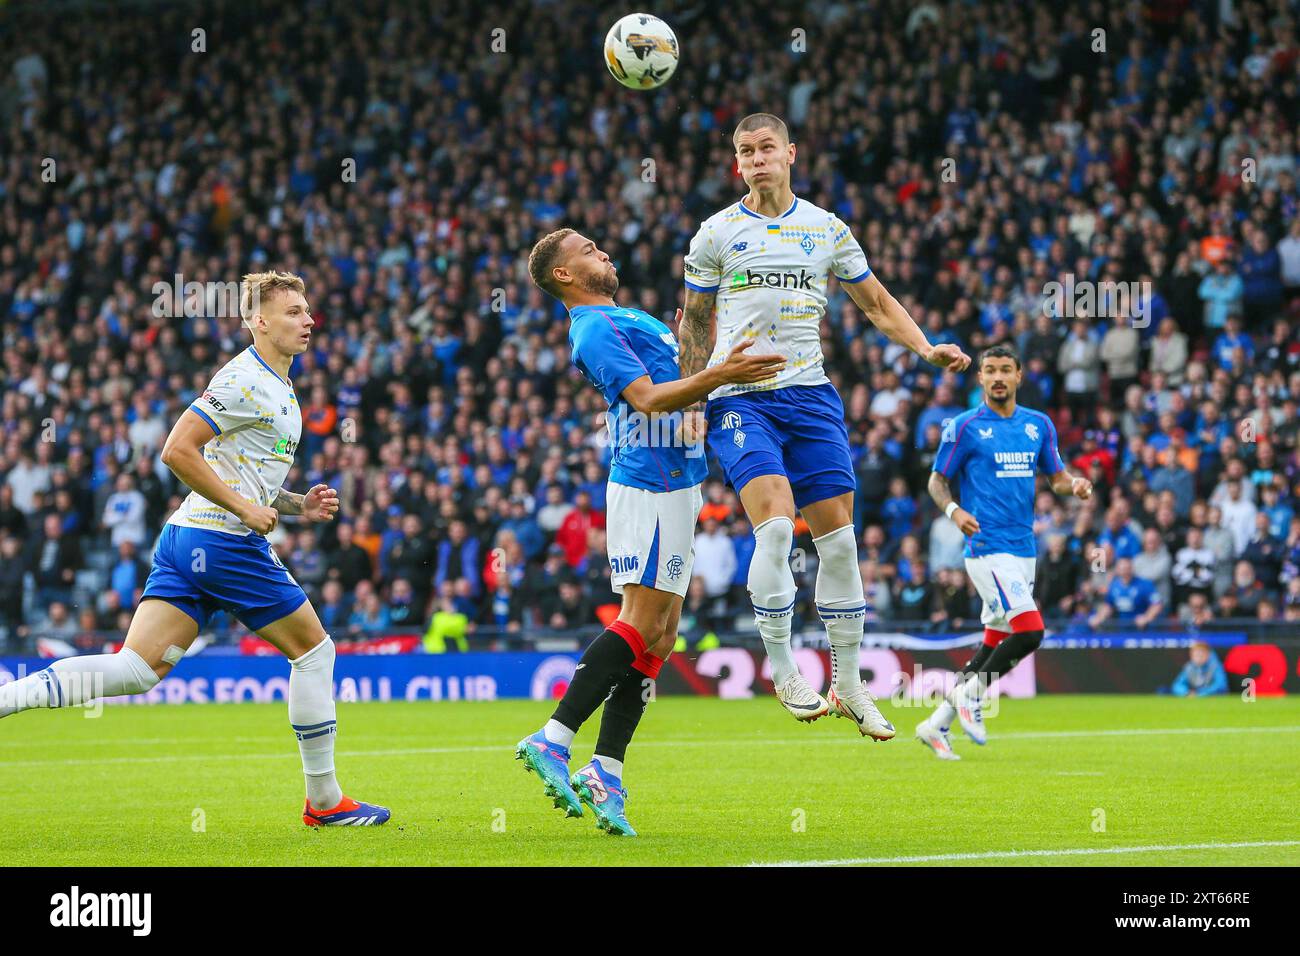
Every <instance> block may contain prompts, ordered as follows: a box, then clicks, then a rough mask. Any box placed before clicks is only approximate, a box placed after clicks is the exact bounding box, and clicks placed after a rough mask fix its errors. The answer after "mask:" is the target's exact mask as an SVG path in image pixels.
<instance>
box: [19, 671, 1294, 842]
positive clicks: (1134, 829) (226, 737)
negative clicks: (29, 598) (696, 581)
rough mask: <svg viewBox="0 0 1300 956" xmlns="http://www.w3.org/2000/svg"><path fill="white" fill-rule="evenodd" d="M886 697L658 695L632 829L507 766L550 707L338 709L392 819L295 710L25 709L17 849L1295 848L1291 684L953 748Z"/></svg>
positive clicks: (996, 731)
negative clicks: (870, 731)
mask: <svg viewBox="0 0 1300 956" xmlns="http://www.w3.org/2000/svg"><path fill="white" fill-rule="evenodd" d="M882 705H883V706H882V709H883V710H884V711H885V713H886V714H887V715H888V716H890V717H891V719H892V720H893V721H894V722H895V723H896V724H897V725H898V727H899V737H898V738H897V739H895V740H893V741H890V742H888V743H879V744H876V743H872V742H871V741H869V740H864V739H862V738H859V737H858V735H857V733H856V731H855V730H854V729H853V728H852V727H851V726H850V725H849V724H848V722H847V721H843V720H837V719H833V718H825V719H823V720H821V721H818V722H817V723H816V724H813V725H802V724H798V723H796V722H795V721H793V720H792V719H791V718H790V717H788V716H787V715H786V714H785V712H784V711H783V710H782V709H781V708H780V707H779V706H778V705H777V703H776V701H775V700H773V699H770V698H760V699H755V700H751V701H720V700H715V699H700V698H681V697H662V698H660V699H659V700H657V701H655V702H654V703H653V704H651V706H650V709H649V711H648V712H647V714H646V717H645V719H644V721H643V723H642V725H641V734H640V736H639V738H638V739H637V740H636V741H634V742H633V744H632V748H631V750H630V751H629V753H628V760H627V776H628V779H627V781H626V782H627V785H628V787H629V790H630V794H631V795H630V799H629V803H628V809H629V813H628V816H629V818H630V819H631V821H632V823H633V825H634V826H635V827H637V829H638V830H639V831H640V834H641V835H640V836H639V837H637V838H635V839H619V838H615V837H610V836H607V835H605V834H603V833H600V832H599V831H598V830H597V829H596V827H595V824H594V822H593V820H592V819H591V816H590V813H588V815H587V816H586V817H584V818H583V819H581V820H567V819H564V818H563V817H562V816H561V814H560V812H559V811H557V810H553V809H552V808H551V807H550V801H549V800H546V799H545V798H544V797H543V796H542V793H541V786H540V784H539V782H538V779H537V778H536V777H535V776H533V775H531V774H526V773H525V772H524V771H523V769H522V764H521V763H519V762H518V761H516V760H514V759H513V749H514V745H515V743H516V742H517V741H518V740H519V739H520V738H521V737H522V736H524V735H525V734H526V733H528V732H530V731H532V730H534V729H536V728H537V727H538V726H540V724H541V723H542V722H543V721H544V720H545V718H546V717H547V716H548V715H549V712H550V707H549V705H548V704H546V703H541V702H535V701H501V702H490V703H489V702H463V703H428V702H420V703H389V704H379V703H356V704H341V705H340V706H339V726H340V734H339V750H338V768H339V773H340V780H341V782H342V783H343V786H344V789H345V791H346V792H347V793H349V794H350V795H352V796H355V797H358V798H360V799H365V800H371V801H377V802H380V803H384V804H386V805H388V806H389V807H391V808H392V810H393V821H392V823H391V824H390V825H388V826H386V827H382V828H376V829H361V828H355V829H354V828H338V829H332V830H326V831H317V830H312V829H309V828H307V827H305V826H303V824H302V822H301V818H300V816H299V814H300V809H301V806H302V797H301V792H302V782H301V776H300V772H299V764H298V754H297V747H296V745H295V743H294V740H293V736H292V734H291V732H290V730H289V727H288V720H287V716H286V713H285V708H284V705H283V704H268V705H253V704H240V705H231V704H226V705H219V704H214V705H186V706H179V707H175V706H173V707H169V706H155V707H142V706H118V707H111V708H105V710H104V713H103V716H102V717H100V718H99V719H87V718H86V717H85V716H84V714H83V713H82V712H81V711H77V710H69V711H56V712H37V713H29V714H22V715H19V716H16V717H13V718H9V719H6V720H4V721H0V781H2V782H0V795H2V796H3V799H2V800H0V860H3V862H4V863H5V864H7V865H10V866H30V865H66V864H76V865H98V866H104V865H117V866H121V865H127V866H137V865H151V864H152V865H223V866H230V865H240V866H242V865H267V864H276V865H302V866H309V865H332V866H338V865H384V864H388V865H418V866H427V865H439V864H454V865H478V864H496V865H519V864H524V865H531V864H555V865H566V866H591V865H622V864H642V865H646V864H649V865H661V864H670V865H678V864H684V865H696V864H712V865H718V864H749V863H755V862H757V863H764V862H766V863H775V862H793V861H802V862H817V861H843V862H858V863H864V864H867V865H870V864H884V863H916V864H918V865H924V864H931V865H935V864H938V865H953V864H960V865H979V864H1008V863H1011V864H1027V865H1040V866H1041V865H1049V866H1050V865H1061V864H1073V865H1128V864H1157V865H1161V864H1166V865H1185V866H1209V865H1233V866H1238V865H1239V866H1260V865H1279V864H1288V865H1297V864H1300V813H1297V807H1300V774H1297V773H1296V758H1297V754H1300V703H1297V702H1295V701H1294V700H1291V699H1272V700H1266V699H1260V700H1257V701H1254V702H1250V703H1247V702H1243V701H1242V700H1240V699H1237V698H1235V697H1228V698H1218V699H1214V700H1199V701H1187V700H1176V699H1170V698H1153V697H1132V696H1114V697H1082V696H1056V697H1040V698H1038V699H1035V700H1027V701H1026V700H1021V701H1006V700H1004V701H1003V702H1002V709H1001V713H1000V714H999V716H998V717H997V718H996V719H995V720H993V721H991V722H990V730H991V739H990V741H989V745H988V746H987V747H984V748H979V747H975V746H973V745H972V744H970V743H969V742H967V741H966V740H965V738H964V737H962V736H961V735H960V731H958V732H957V733H955V734H954V742H955V745H956V748H957V750H958V752H959V753H960V754H962V756H963V758H964V759H963V760H962V761H961V762H954V763H944V762H940V761H938V760H936V759H935V758H934V757H933V756H932V755H931V754H930V752H929V751H928V750H926V749H925V748H923V747H922V746H921V745H920V744H918V743H916V742H915V741H914V740H913V739H912V737H911V731H912V728H913V727H914V726H915V724H916V722H917V721H918V720H919V719H920V718H921V717H922V716H923V713H924V712H923V711H921V710H919V709H913V708H900V707H896V706H891V705H890V704H889V703H888V702H883V701H882ZM598 717H599V715H597V717H595V718H593V719H592V722H591V723H590V724H588V726H587V727H585V728H584V729H583V731H582V733H580V734H579V736H578V741H577V746H576V749H575V754H574V756H575V761H576V762H575V768H576V766H578V765H580V762H585V760H586V758H587V756H588V755H589V754H590V748H591V747H592V745H593V744H594V742H595V737H596V720H597V719H598ZM1103 826H1104V829H1103ZM1240 844H1253V845H1246V846H1242V845H1240ZM1141 847H1164V848H1165V849H1149V850H1139V851H1136V852H1130V850H1131V849H1132V848H1141ZM1026 851H1028V852H1026ZM1099 851H1106V852H1099Z"/></svg>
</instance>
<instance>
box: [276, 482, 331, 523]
mask: <svg viewBox="0 0 1300 956" xmlns="http://www.w3.org/2000/svg"><path fill="white" fill-rule="evenodd" d="M271 507H272V508H274V509H275V510H276V511H278V512H280V514H282V515H302V516H303V517H304V518H306V519H307V520H308V521H333V520H334V516H335V515H336V514H338V510H339V493H338V489H336V488H331V487H329V486H328V485H312V487H311V489H310V490H309V491H308V492H307V493H306V494H305V495H297V494H294V493H293V492H292V491H285V490H284V489H283V488H281V489H280V490H279V491H278V492H276V495H275V500H274V501H272V502H271Z"/></svg>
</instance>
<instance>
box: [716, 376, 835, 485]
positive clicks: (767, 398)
mask: <svg viewBox="0 0 1300 956" xmlns="http://www.w3.org/2000/svg"><path fill="white" fill-rule="evenodd" d="M707 414H708V420H709V447H710V448H711V449H712V450H713V453H714V454H715V455H717V456H718V460H719V461H720V462H721V463H722V471H723V474H725V475H726V476H727V483H728V484H730V485H731V487H733V488H735V489H736V491H737V492H739V491H740V490H741V489H742V488H744V487H745V485H747V484H749V482H750V481H751V480H753V479H754V478H758V477H760V476H762V475H783V476H785V477H786V478H787V479H789V481H790V488H791V489H792V490H793V491H794V504H795V507H796V508H802V507H803V506H804V505H810V504H813V503H814V502H818V501H825V500H826V499H827V498H834V497H836V496H837V495H842V494H844V493H845V492H846V491H854V490H855V489H856V488H857V484H858V483H857V478H856V476H855V475H854V474H853V458H852V456H850V454H849V430H848V427H847V426H846V425H845V424H844V403H843V402H841V401H840V396H839V393H838V392H837V391H835V386H834V385H832V384H831V383H830V382H825V383H823V384H821V385H788V386H786V387H785V388H777V389H772V390H771V391H768V392H752V393H750V394H747V395H728V396H726V397H725V398H715V399H713V400H712V401H710V402H709V404H708V407H707Z"/></svg>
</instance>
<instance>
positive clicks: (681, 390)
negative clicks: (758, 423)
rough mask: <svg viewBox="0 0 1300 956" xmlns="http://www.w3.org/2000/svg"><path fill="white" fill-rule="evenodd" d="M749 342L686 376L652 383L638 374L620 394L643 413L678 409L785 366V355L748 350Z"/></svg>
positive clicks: (676, 410)
mask: <svg viewBox="0 0 1300 956" xmlns="http://www.w3.org/2000/svg"><path fill="white" fill-rule="evenodd" d="M753 344H754V340H753V339H749V340H748V341H745V342H741V343H740V344H739V345H737V346H736V347H735V348H734V349H732V350H731V352H730V353H729V354H728V355H727V360H726V361H725V362H723V363H722V364H721V365H714V366H712V367H711V368H706V369H702V370H701V371H698V372H696V373H695V374H694V375H691V376H689V377H688V378H679V379H677V380H676V381H672V382H659V383H655V382H653V381H651V379H650V376H649V375H642V376H641V377H640V378H638V379H635V380H633V381H632V382H630V383H629V384H628V385H627V387H626V388H624V389H623V397H624V398H625V399H627V402H628V404H629V405H631V406H632V407H633V408H635V409H636V410H637V411H638V412H641V413H642V414H644V415H653V414H656V413H662V412H679V411H682V410H683V409H687V408H690V407H691V406H692V405H694V404H696V403H697V402H702V401H704V400H705V399H706V398H708V397H709V393H710V392H712V391H713V390H714V389H715V388H720V387H721V386H723V385H750V384H753V383H754V382H761V381H763V380H765V379H769V378H771V377H772V376H773V375H775V374H776V373H777V372H779V371H781V370H782V369H783V368H785V356H782V355H775V354H769V355H751V354H749V348H750V347H751V346H752V345H753Z"/></svg>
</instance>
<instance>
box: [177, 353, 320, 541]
mask: <svg viewBox="0 0 1300 956" xmlns="http://www.w3.org/2000/svg"><path fill="white" fill-rule="evenodd" d="M190 410H191V411H193V412H195V413H196V414H198V415H199V416H200V417H201V418H202V419H203V420H204V421H206V422H207V423H208V424H209V425H211V426H212V430H213V431H214V432H216V434H215V435H214V436H213V437H212V439H211V440H210V441H209V442H208V443H207V444H206V445H204V446H203V459H204V461H206V462H207V463H208V465H209V466H211V468H212V470H213V471H215V472H216V473H217V475H218V476H219V477H220V478H221V480H222V481H224V482H225V483H226V484H227V485H229V486H230V487H231V488H234V489H235V491H236V492H238V493H239V494H240V495H242V496H243V497H244V498H245V499H247V500H248V501H251V502H253V503H255V504H259V505H266V506H268V507H269V506H270V504H271V502H272V501H274V500H275V496H276V495H277V494H279V492H280V487H281V486H282V485H283V484H284V479H285V476H286V475H288V474H289V469H290V468H291V467H292V466H293V455H294V452H295V451H296V450H297V449H298V440H299V439H300V438H301V437H302V410H301V409H299V407H298V398H297V396H296V395H294V392H293V385H291V384H290V383H289V382H287V381H285V380H284V379H282V378H281V377H280V376H279V375H277V374H276V373H275V372H274V371H273V370H272V369H271V367H270V366H269V365H267V364H266V362H264V361H263V360H262V356H260V355H258V354H257V349H256V348H254V347H253V346H251V345H250V346H249V347H248V348H246V349H244V351H242V352H240V353H239V354H238V355H236V356H235V357H234V358H233V359H231V360H230V361H229V362H227V363H226V365H225V366H223V367H222V369H221V371H219V372H217V374H216V375H214V376H212V382H211V383H210V384H209V385H208V387H207V390H206V391H204V393H203V394H202V395H200V396H199V397H198V398H196V399H195V400H194V402H193V403H192V404H191V405H190ZM168 523H169V524H175V525H180V526H181V527H184V528H207V529H209V530H211V531H225V532H228V533H230V534H238V535H246V534H251V533H252V529H250V528H249V527H248V526H247V525H245V524H244V523H243V522H242V521H240V520H239V519H238V518H236V517H235V516H234V515H233V514H231V513H230V512H229V511H227V510H226V509H225V508H222V507H220V506H219V505H216V504H213V503H212V502H211V501H209V500H208V499H207V498H204V497H203V496H202V495H200V494H199V493H198V492H197V491H191V492H190V493H189V496H188V497H187V498H186V499H185V501H184V502H182V504H181V506H180V507H179V508H178V509H176V512H175V514H173V515H172V516H171V517H170V518H169V519H168Z"/></svg>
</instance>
